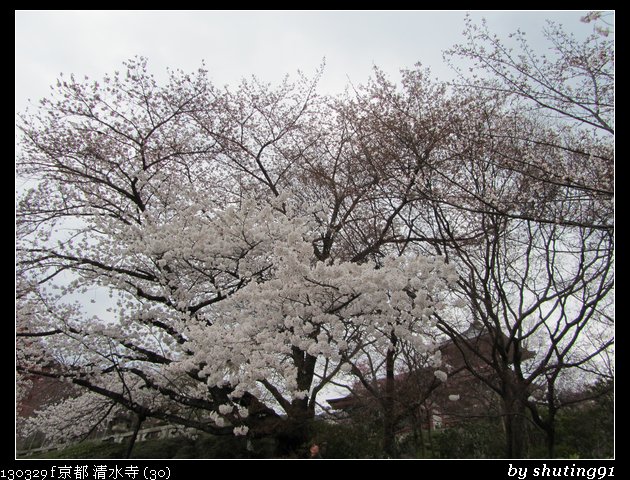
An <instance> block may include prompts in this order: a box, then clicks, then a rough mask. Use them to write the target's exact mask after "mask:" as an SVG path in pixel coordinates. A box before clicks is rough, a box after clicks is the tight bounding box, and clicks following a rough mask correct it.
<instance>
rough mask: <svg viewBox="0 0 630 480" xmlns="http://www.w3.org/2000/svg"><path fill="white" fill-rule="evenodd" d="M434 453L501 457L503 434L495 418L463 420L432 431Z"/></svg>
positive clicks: (447, 456)
mask: <svg viewBox="0 0 630 480" xmlns="http://www.w3.org/2000/svg"><path fill="white" fill-rule="evenodd" d="M433 446H434V454H435V456H436V457H438V456H439V457H440V458H502V457H503V456H504V454H505V436H504V432H503V428H502V426H501V423H500V421H499V420H497V419H496V418H493V419H476V420H463V421H462V422H461V423H460V424H458V425H457V426H454V427H451V428H448V429H444V430H436V431H435V432H434V433H433Z"/></svg>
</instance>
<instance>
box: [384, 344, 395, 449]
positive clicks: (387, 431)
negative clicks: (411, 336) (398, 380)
mask: <svg viewBox="0 0 630 480" xmlns="http://www.w3.org/2000/svg"><path fill="white" fill-rule="evenodd" d="M394 389H395V378H394V350H393V349H392V350H388V351H387V357H386V359H385V395H384V397H383V451H384V452H385V456H386V457H387V458H396V456H397V452H396V430H395V427H396V426H395V418H394V416H395V413H394Z"/></svg>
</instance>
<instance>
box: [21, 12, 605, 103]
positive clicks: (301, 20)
mask: <svg viewBox="0 0 630 480" xmlns="http://www.w3.org/2000/svg"><path fill="white" fill-rule="evenodd" d="M466 13H467V12H466V11H423V10H411V11H16V12H15V102H16V112H18V111H22V110H24V108H25V107H26V105H27V99H29V98H30V99H32V100H33V101H37V100H39V99H40V98H42V97H44V96H47V95H49V91H50V90H49V86H50V85H52V84H54V83H55V82H56V79H57V78H58V76H59V73H60V72H63V73H64V74H70V73H75V74H77V75H81V76H83V75H88V76H89V77H90V78H93V79H100V78H101V77H102V76H103V74H105V73H106V72H113V71H114V70H118V69H122V62H123V61H124V60H126V59H129V58H131V57H133V56H135V55H143V56H146V57H148V59H149V69H150V70H151V72H152V73H154V74H155V76H156V78H158V79H159V78H160V76H161V75H164V73H165V70H166V68H167V67H170V68H181V69H183V70H185V71H193V70H196V69H197V68H198V67H199V66H200V65H201V61H202V59H203V60H205V62H206V67H207V68H208V70H209V71H210V78H211V79H212V81H213V82H214V83H215V84H216V85H218V86H222V85H224V84H236V83H238V81H239V80H240V79H241V78H243V77H245V76H249V75H251V74H255V75H256V76H258V77H259V78H260V79H261V80H263V81H270V82H276V81H278V80H280V79H281V78H282V77H283V76H284V75H285V74H287V73H289V74H294V73H295V72H296V70H298V69H300V70H302V71H303V72H304V73H305V74H306V75H307V76H312V74H313V73H314V72H315V70H316V69H317V67H318V66H319V65H320V64H321V62H322V59H323V58H324V57H325V58H326V69H325V72H324V77H323V78H322V81H321V83H320V92H321V93H338V92H341V91H342V90H343V88H344V86H345V85H346V84H347V82H348V79H350V80H351V81H352V82H353V83H355V84H360V83H363V82H365V80H367V78H368V76H369V75H370V73H371V69H372V66H373V65H377V66H379V67H381V68H382V69H384V70H385V71H387V72H388V73H390V74H391V75H392V77H393V78H394V79H395V78H396V75H397V72H398V70H399V69H400V68H404V67H412V66H413V65H414V64H415V63H416V62H418V61H420V62H422V64H423V65H425V66H429V67H430V68H431V70H432V72H433V74H434V76H437V77H439V78H442V79H446V77H448V76H449V74H450V72H449V70H448V67H446V66H445V65H444V63H443V60H442V51H443V50H445V49H447V48H449V47H451V46H453V45H454V44H455V43H457V42H461V41H463V36H462V31H463V29H464V17H465V15H466ZM470 13H471V15H472V17H473V19H475V20H480V19H481V18H482V17H485V18H486V19H487V20H488V24H489V26H490V29H491V31H493V32H496V33H497V34H499V35H500V36H501V37H502V38H505V37H506V36H507V34H508V33H510V32H513V31H514V30H516V28H521V29H522V30H524V31H525V32H526V33H527V34H528V36H529V37H530V38H531V40H532V41H533V42H534V43H535V41H536V39H537V38H540V31H541V29H542V27H543V26H544V25H545V20H547V19H549V20H554V21H556V22H558V23H561V24H563V25H564V26H565V28H566V29H568V30H571V31H573V32H575V34H576V35H577V36H578V37H581V36H584V35H586V34H588V33H591V32H592V31H593V26H592V25H587V24H584V23H581V22H580V17H581V16H583V15H585V13H586V12H585V11H562V12H557V11H555V12H554V11H522V12H518V11H474V12H470Z"/></svg>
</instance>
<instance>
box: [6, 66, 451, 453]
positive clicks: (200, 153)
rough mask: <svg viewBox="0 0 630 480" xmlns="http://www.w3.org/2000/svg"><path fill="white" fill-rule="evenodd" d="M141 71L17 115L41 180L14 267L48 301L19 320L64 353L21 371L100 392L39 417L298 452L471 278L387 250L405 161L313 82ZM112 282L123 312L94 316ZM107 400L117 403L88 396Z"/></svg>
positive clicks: (29, 173)
mask: <svg viewBox="0 0 630 480" xmlns="http://www.w3.org/2000/svg"><path fill="white" fill-rule="evenodd" d="M125 69H126V71H125V72H123V73H120V72H116V73H115V74H114V75H113V76H106V77H105V78H104V80H103V81H102V82H101V83H98V82H91V81H89V80H88V79H85V80H83V81H79V80H77V79H76V78H75V77H73V76H71V77H70V78H69V79H63V78H62V79H60V80H59V82H58V84H57V86H56V88H54V93H53V95H52V97H51V98H50V99H43V100H42V101H41V104H40V106H39V108H38V109H37V110H36V111H35V112H34V113H26V114H24V115H23V116H22V117H21V122H20V128H21V130H22V132H23V141H22V144H21V147H20V154H19V158H18V161H17V168H18V172H17V173H18V175H20V176H21V177H22V178H24V179H28V181H29V182H30V184H31V185H33V186H32V187H31V188H29V189H28V190H26V191H25V192H23V194H22V195H21V197H20V199H19V203H18V208H17V223H18V227H19V235H18V238H17V252H18V268H19V269H20V271H21V272H23V274H24V275H25V276H28V278H31V279H32V284H33V285H36V286H37V291H39V292H41V294H40V295H39V298H38V299H37V302H36V304H37V305H38V307H37V308H38V309H39V310H40V311H43V310H45V311H46V312H47V314H41V315H37V318H36V319H34V320H33V321H30V320H29V321H28V322H27V321H26V319H25V318H26V317H22V314H21V312H19V313H20V315H19V319H18V321H19V322H27V323H28V328H27V329H25V330H24V331H23V332H22V335H23V336H26V335H38V334H39V333H38V332H46V338H45V340H42V341H41V342H40V343H39V348H40V350H41V351H40V354H41V356H43V357H48V358H51V357H54V358H55V359H56V361H55V362H48V363H47V365H46V368H43V367H42V365H41V364H40V363H38V362H36V361H35V362H34V361H32V355H30V354H29V353H28V352H24V354H22V353H20V355H19V356H18V362H17V367H18V371H19V372H21V373H24V374H37V375H44V376H51V377H55V378H63V379H65V380H66V381H68V382H71V383H72V384H74V385H76V386H79V387H82V388H83V389H84V390H85V391H86V392H87V393H86V394H85V396H84V397H81V398H80V399H72V400H69V401H67V402H65V403H64V404H63V405H54V406H52V407H51V408H49V409H47V410H46V411H45V412H41V414H40V415H39V424H40V425H48V426H49V427H50V428H51V429H56V431H57V433H59V430H60V426H61V425H62V424H63V420H65V421H66V422H73V423H75V424H76V423H77V422H76V418H77V415H79V416H83V415H85V416H86V418H85V426H84V427H83V428H79V429H78V430H77V429H76V428H75V429H68V430H66V433H67V434H68V435H79V434H83V433H85V432H84V431H85V430H86V429H87V430H89V429H90V428H92V426H88V425H90V424H92V425H93V424H94V423H95V422H102V421H104V420H103V410H105V411H106V412H114V411H115V409H117V408H125V409H128V410H130V411H132V412H134V413H135V414H137V415H138V417H139V418H148V417H154V418H158V419H162V420H165V421H168V422H172V423H175V424H180V425H183V426H187V427H190V428H194V429H198V430H202V431H206V432H211V433H214V434H219V435H222V434H225V435H227V434H234V435H245V434H246V435H250V436H252V437H257V436H265V435H273V436H275V437H276V438H277V439H279V440H280V448H281V449H284V451H285V452H286V451H290V450H292V449H295V448H297V447H298V446H299V445H300V443H302V442H304V441H306V439H307V435H308V422H309V420H310V419H312V418H313V416H314V414H315V405H316V397H317V394H318V393H319V392H320V391H321V390H322V388H324V387H325V385H326V384H327V383H328V382H329V381H330V380H331V379H332V378H334V376H335V375H336V374H337V372H338V371H339V370H340V369H341V368H342V367H343V365H344V364H345V363H347V362H350V361H351V360H352V359H353V357H354V356H355V355H356V354H357V352H359V350H360V348H361V346H362V345H364V344H365V343H366V342H368V343H371V344H373V345H374V346H375V348H378V349H380V350H381V351H384V352H385V351H389V350H390V349H392V348H394V345H395V344H394V342H393V341H392V338H394V335H395V338H401V339H404V340H405V341H407V342H409V343H410V344H413V345H416V346H417V348H421V349H429V348H431V343H430V342H428V341H427V340H426V338H425V337H426V335H427V334H428V333H430V331H431V330H432V329H433V328H434V326H435V321H434V317H433V313H434V312H435V311H437V310H439V309H440V304H439V303H438V302H437V301H434V298H437V296H438V294H439V292H440V291H442V290H443V289H445V288H447V286H448V285H449V284H452V283H453V282H454V280H455V279H456V275H455V273H454V272H453V270H452V268H451V267H450V266H449V265H447V264H446V263H445V262H444V261H443V259H441V258H439V257H432V256H418V255H416V254H412V255H400V253H401V252H398V253H397V254H395V255H392V254H391V253H390V252H388V251H386V249H384V248H383V247H384V246H385V245H387V244H389V243H396V242H397V241H398V240H399V238H398V237H397V236H395V235H394V236H392V235H390V230H391V228H392V224H393V221H394V219H395V217H396V216H397V214H398V213H399V212H400V210H401V208H402V207H403V206H405V205H406V204H407V203H408V202H409V201H410V199H409V198H408V197H406V196H405V195H404V192H403V194H402V196H399V197H398V198H395V199H392V201H389V200H384V199H383V197H382V191H383V189H384V188H385V187H386V185H387V181H391V179H392V175H391V174H390V175H389V176H387V177H385V178H383V179H381V178H379V177H378V173H379V171H381V170H383V168H384V167H383V164H380V165H377V164H374V165H373V166H372V167H371V168H367V169H362V168H360V164H361V163H360V162H361V159H363V158H366V156H365V155H364V153H363V152H361V151H358V150H357V145H356V142H355V141H354V137H355V136H356V135H355V134H354V132H352V133H344V131H346V130H343V128H342V129H341V130H339V126H340V125H344V124H347V123H348V121H347V119H345V118H344V115H343V112H342V111H341V110H340V108H339V105H338V104H337V105H335V103H334V102H332V101H330V100H329V99H320V98H319V97H317V96H316V95H315V93H314V88H315V84H314V83H313V82H310V81H308V80H306V79H305V78H300V79H299V81H298V82H297V83H295V84H292V83H290V82H289V81H288V79H287V80H285V82H283V83H282V84H281V85H280V86H279V87H277V88H275V89H274V88H272V87H270V86H269V85H262V84H260V83H259V82H258V81H256V80H255V79H252V80H251V81H244V82H243V83H242V84H241V85H240V86H239V87H238V88H237V89H236V91H230V90H229V89H226V90H224V91H218V90H217V89H215V88H214V87H213V86H212V85H211V84H210V83H209V82H208V80H207V78H206V72H205V71H204V70H203V69H200V70H199V71H198V72H196V73H195V74H192V75H188V74H185V73H183V72H179V71H178V72H170V76H169V81H168V83H167V84H166V85H165V86H159V85H158V84H157V82H156V81H155V80H154V78H153V77H152V76H151V75H150V74H149V73H148V72H147V68H146V61H145V60H144V59H135V60H132V61H129V62H128V63H127V64H126V65H125ZM320 125H321V127H320ZM339 132H341V133H339ZM346 132H347V131H346ZM320 156H321V157H320ZM407 182H408V184H409V183H411V182H413V178H409V179H408V180H407ZM313 198H319V202H317V203H312V204H311V203H310V202H309V200H311V199H313ZM384 201H385V204H384V203H383V202H384ZM378 204H380V205H381V207H380V208H379V209H378V210H374V208H375V206H376V205H378ZM387 204H389V205H387ZM383 219H384V220H383ZM366 225H369V226H371V229H369V230H368V229H364V230H363V231H360V230H359V229H360V228H362V227H364V226H366ZM376 259H378V262H377V261H376ZM103 292H105V293H107V294H109V296H110V297H111V301H110V303H109V305H108V312H106V314H100V315H90V314H89V313H88V310H89V309H88V308H86V307H89V304H86V300H88V299H89V298H90V297H94V296H96V295H97V294H98V295H102V294H103ZM88 301H89V300H88ZM42 334H43V333H42ZM94 395H97V396H98V397H99V398H101V397H102V398H104V400H103V401H104V402H105V404H106V405H109V406H108V408H107V409H105V408H99V409H90V408H89V406H90V405H95V403H94V401H93V400H92V399H93V398H94ZM90 411H91V412H93V415H92V417H91V418H89V415H88V412H90ZM64 412H67V413H64ZM79 430H80V431H79Z"/></svg>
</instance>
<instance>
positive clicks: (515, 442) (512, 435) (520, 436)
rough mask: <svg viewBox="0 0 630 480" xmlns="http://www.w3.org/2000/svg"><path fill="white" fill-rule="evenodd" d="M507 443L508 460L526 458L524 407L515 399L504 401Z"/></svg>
mask: <svg viewBox="0 0 630 480" xmlns="http://www.w3.org/2000/svg"><path fill="white" fill-rule="evenodd" d="M503 421H504V423H505V443H506V445H505V446H506V449H505V453H506V457H507V458H524V457H525V453H526V443H527V442H526V433H527V430H526V424H525V409H524V407H523V405H522V404H521V403H520V402H519V401H518V400H515V399H513V398H509V397H508V398H506V399H504V420H503Z"/></svg>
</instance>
